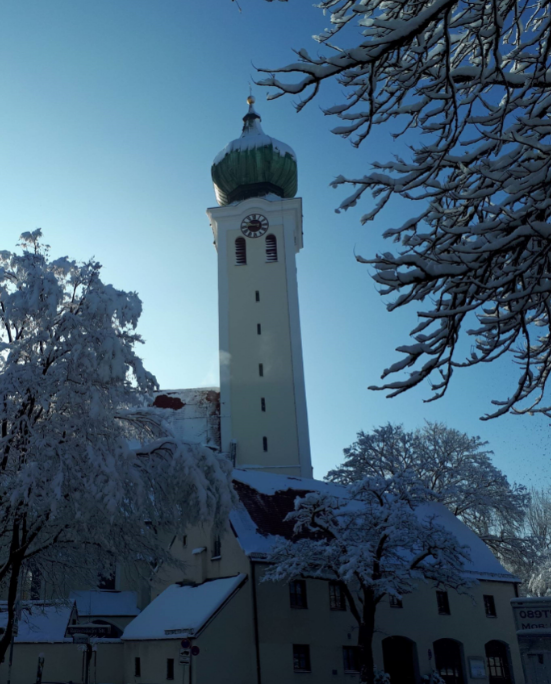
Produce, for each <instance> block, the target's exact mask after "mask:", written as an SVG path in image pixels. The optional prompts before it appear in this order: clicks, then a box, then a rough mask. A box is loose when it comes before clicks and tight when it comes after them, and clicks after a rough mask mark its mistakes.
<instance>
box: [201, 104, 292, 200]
mask: <svg viewBox="0 0 551 684" xmlns="http://www.w3.org/2000/svg"><path fill="white" fill-rule="evenodd" d="M247 103H248V105H249V111H248V112H247V114H245V116H244V117H243V132H242V133H241V137H240V138H237V139H236V140H232V142H231V143H230V144H229V145H226V147H225V148H224V149H223V150H222V152H220V154H219V155H218V156H217V157H216V159H215V160H214V162H213V164H212V169H211V175H212V180H213V183H214V191H215V192H216V200H217V202H218V204H220V205H221V206H225V205H226V204H231V203H232V202H241V201H242V200H245V199H247V198H249V197H265V196H266V195H270V194H273V195H277V196H278V197H294V196H295V195H296V194H297V160H296V156H295V153H294V152H293V150H292V149H291V148H290V147H289V146H288V145H285V143H282V142H280V141H279V140H276V139H275V138H271V137H270V136H269V135H266V134H265V133H264V131H263V130H262V126H261V125H260V122H261V118H260V116H259V115H258V114H257V113H256V112H255V110H254V107H253V104H254V97H252V95H251V96H249V97H248V98H247Z"/></svg>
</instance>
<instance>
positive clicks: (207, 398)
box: [153, 387, 220, 449]
mask: <svg viewBox="0 0 551 684" xmlns="http://www.w3.org/2000/svg"><path fill="white" fill-rule="evenodd" d="M153 405H154V406H156V407H157V408H163V409H167V411H166V417H167V421H168V422H169V423H170V425H171V426H172V428H173V430H174V432H175V433H176V436H177V437H179V438H180V439H183V440H184V441H186V442H196V443H199V444H205V445H207V446H211V447H216V448H218V449H219V448H220V390H219V389H218V387H196V388H192V389H179V390H161V391H159V392H156V393H155V400H154V402H153Z"/></svg>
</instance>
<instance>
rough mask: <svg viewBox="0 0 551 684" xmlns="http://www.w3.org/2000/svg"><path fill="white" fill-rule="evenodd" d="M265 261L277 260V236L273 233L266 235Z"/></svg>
mask: <svg viewBox="0 0 551 684" xmlns="http://www.w3.org/2000/svg"><path fill="white" fill-rule="evenodd" d="M266 261H277V238H276V236H275V235H272V234H271V233H270V235H266Z"/></svg>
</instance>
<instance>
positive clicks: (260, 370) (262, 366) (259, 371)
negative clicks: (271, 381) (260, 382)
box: [258, 363, 264, 378]
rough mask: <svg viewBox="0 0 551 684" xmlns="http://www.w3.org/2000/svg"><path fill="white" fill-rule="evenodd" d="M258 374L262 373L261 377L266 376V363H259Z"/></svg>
mask: <svg viewBox="0 0 551 684" xmlns="http://www.w3.org/2000/svg"><path fill="white" fill-rule="evenodd" d="M258 375H260V377H261V378H263V377H264V364H263V363H259V364H258Z"/></svg>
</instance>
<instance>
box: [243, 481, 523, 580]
mask: <svg viewBox="0 0 551 684" xmlns="http://www.w3.org/2000/svg"><path fill="white" fill-rule="evenodd" d="M233 481H234V488H235V490H236V492H237V494H238V496H239V499H240V502H241V505H238V506H237V507H236V508H235V509H234V510H233V511H232V512H231V516H230V519H231V523H232V526H233V529H234V530H235V534H236V536H237V540H238V542H239V544H240V546H241V548H242V549H243V551H244V552H245V553H246V554H247V555H248V556H258V557H263V556H264V557H265V556H266V554H269V553H270V551H271V549H272V545H273V544H274V542H275V541H276V539H277V538H278V537H285V538H286V539H292V538H293V527H294V524H293V523H292V522H285V521H284V518H285V516H286V515H287V513H290V512H291V511H292V510H294V501H295V499H296V497H297V496H304V494H306V492H314V491H317V492H325V493H327V494H329V495H331V496H336V497H343V498H346V488H345V487H343V486H342V485H338V484H335V483H333V482H322V481H320V480H312V479H307V478H301V477H290V476H287V475H277V474H274V473H263V472H259V471H248V470H239V469H235V470H234V471H233ZM417 512H418V514H419V516H421V517H426V516H427V515H431V516H436V520H437V522H439V523H440V524H441V525H443V526H444V527H445V528H446V529H447V530H449V531H450V532H453V534H455V536H456V537H457V539H458V541H459V543H460V544H463V545H465V546H467V547H468V548H469V551H470V555H471V562H470V563H469V564H467V566H466V571H467V572H468V573H469V574H472V575H474V576H475V577H477V578H478V579H487V580H488V579H492V580H497V581H502V582H515V581H518V580H517V579H516V578H515V577H514V576H513V575H511V573H509V572H507V571H506V570H505V568H504V567H503V566H502V565H501V563H500V562H499V561H498V560H497V558H496V557H495V556H494V554H493V553H492V552H491V550H490V549H489V548H488V546H487V545H486V544H485V543H484V542H483V541H482V540H481V539H479V537H478V536H477V535H476V534H475V533H474V532H473V531H472V530H470V529H469V528H468V527H467V526H466V525H465V524H464V523H462V522H461V520H459V518H457V517H456V516H455V515H453V513H452V512H451V511H449V510H448V509H447V508H446V507H445V506H443V505H442V504H439V503H436V502H431V503H427V504H423V505H421V506H419V507H418V508H417Z"/></svg>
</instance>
